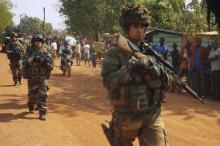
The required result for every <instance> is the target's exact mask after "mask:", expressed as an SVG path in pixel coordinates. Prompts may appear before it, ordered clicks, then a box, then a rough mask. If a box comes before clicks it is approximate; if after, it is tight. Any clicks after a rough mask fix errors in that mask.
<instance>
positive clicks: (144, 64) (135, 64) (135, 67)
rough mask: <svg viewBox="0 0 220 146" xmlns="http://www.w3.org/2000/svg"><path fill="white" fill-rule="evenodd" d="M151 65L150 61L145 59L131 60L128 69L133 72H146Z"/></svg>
mask: <svg viewBox="0 0 220 146" xmlns="http://www.w3.org/2000/svg"><path fill="white" fill-rule="evenodd" d="M149 65H150V63H149V61H148V60H145V59H144V58H141V59H137V60H136V59H131V60H130V61H129V63H128V65H127V68H128V69H129V70H131V71H137V72H145V70H146V69H147V68H148V67H149Z"/></svg>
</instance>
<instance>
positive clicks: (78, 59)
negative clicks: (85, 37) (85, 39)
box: [75, 41, 81, 66]
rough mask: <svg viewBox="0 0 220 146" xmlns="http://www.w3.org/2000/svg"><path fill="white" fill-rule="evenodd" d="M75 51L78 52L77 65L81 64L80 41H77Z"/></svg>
mask: <svg viewBox="0 0 220 146" xmlns="http://www.w3.org/2000/svg"><path fill="white" fill-rule="evenodd" d="M75 53H76V65H77V66H80V62H81V45H80V43H79V41H77V42H76V47H75Z"/></svg>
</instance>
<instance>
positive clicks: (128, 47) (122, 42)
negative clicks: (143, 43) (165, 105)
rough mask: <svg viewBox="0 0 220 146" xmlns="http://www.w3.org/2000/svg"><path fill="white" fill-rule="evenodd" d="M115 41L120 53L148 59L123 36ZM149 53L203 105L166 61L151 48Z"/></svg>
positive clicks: (119, 36) (200, 99) (199, 98)
mask: <svg viewBox="0 0 220 146" xmlns="http://www.w3.org/2000/svg"><path fill="white" fill-rule="evenodd" d="M117 37H118V39H117V45H118V47H119V48H120V49H121V50H120V51H121V52H124V53H128V54H130V55H132V56H134V57H135V58H137V59H140V58H148V59H149V57H148V56H147V55H144V54H143V53H141V52H140V49H139V48H138V47H137V46H135V44H133V43H132V42H131V41H129V40H127V39H126V38H125V37H124V36H123V35H121V34H119V35H118V36H117ZM147 51H148V52H149V55H151V56H153V57H154V58H155V59H156V62H157V63H158V64H160V65H162V66H163V67H164V68H165V69H166V71H167V73H168V74H170V75H171V76H172V77H173V78H174V79H175V81H176V82H177V83H178V84H179V85H181V87H182V88H183V89H184V90H186V91H187V92H188V93H190V94H191V95H192V96H193V97H195V98H196V99H197V100H199V101H200V102H202V103H203V104H204V103H205V102H204V101H203V100H202V98H201V97H199V95H198V94H197V93H196V92H195V91H194V90H193V89H191V88H190V87H189V86H188V85H187V84H185V83H184V82H183V81H181V79H180V78H178V77H177V76H176V75H175V74H174V72H173V66H172V65H171V64H169V62H167V61H166V60H164V59H163V58H161V57H160V56H159V55H158V54H157V53H156V52H155V51H154V50H152V49H151V48H148V50H147Z"/></svg>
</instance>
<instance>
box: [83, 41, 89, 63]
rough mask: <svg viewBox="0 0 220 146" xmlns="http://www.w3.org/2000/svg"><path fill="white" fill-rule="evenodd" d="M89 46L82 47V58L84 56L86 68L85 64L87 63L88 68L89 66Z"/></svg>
mask: <svg viewBox="0 0 220 146" xmlns="http://www.w3.org/2000/svg"><path fill="white" fill-rule="evenodd" d="M89 52H90V45H89V44H85V45H84V46H83V56H84V62H85V66H86V62H87V61H88V63H89V66H90V54H89Z"/></svg>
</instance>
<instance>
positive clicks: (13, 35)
mask: <svg viewBox="0 0 220 146" xmlns="http://www.w3.org/2000/svg"><path fill="white" fill-rule="evenodd" d="M10 37H11V38H12V37H16V38H17V37H18V34H17V33H16V32H12V33H11V35H10Z"/></svg>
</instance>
